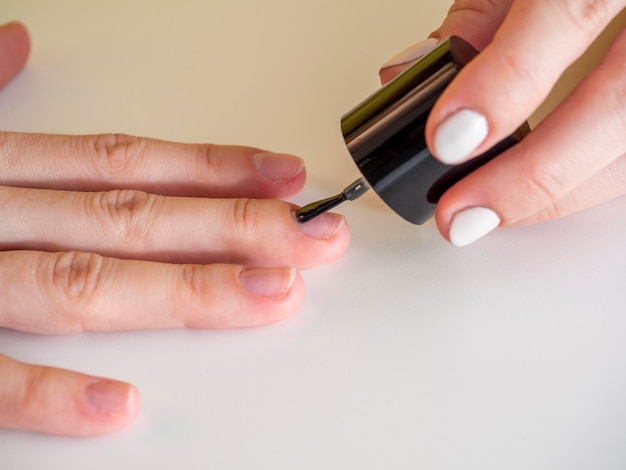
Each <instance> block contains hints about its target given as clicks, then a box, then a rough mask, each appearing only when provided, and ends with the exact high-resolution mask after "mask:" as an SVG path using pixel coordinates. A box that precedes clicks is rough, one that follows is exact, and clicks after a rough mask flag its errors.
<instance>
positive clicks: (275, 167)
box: [252, 152, 304, 183]
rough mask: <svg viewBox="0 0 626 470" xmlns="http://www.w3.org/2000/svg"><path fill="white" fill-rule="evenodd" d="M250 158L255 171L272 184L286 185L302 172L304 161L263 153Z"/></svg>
mask: <svg viewBox="0 0 626 470" xmlns="http://www.w3.org/2000/svg"><path fill="white" fill-rule="evenodd" d="M252 158H253V159H254V164H255V165H256V168H257V171H258V172H259V173H260V174H261V175H263V176H264V177H266V178H267V179H269V180H271V181H273V182H274V183H286V182H287V181H290V180H292V179H294V178H295V177H296V176H298V175H299V174H300V173H302V171H303V170H304V161H303V160H302V159H301V158H298V157H295V156H293V155H285V154H280V153H271V152H265V153H257V154H255V155H254V156H253V157H252Z"/></svg>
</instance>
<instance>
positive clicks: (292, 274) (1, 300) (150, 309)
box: [0, 251, 304, 334]
mask: <svg viewBox="0 0 626 470" xmlns="http://www.w3.org/2000/svg"><path fill="white" fill-rule="evenodd" d="M0 285H2V286H3V289H2V291H1V292H0V305H2V306H3V307H2V309H1V310H0V326H4V327H8V328H11V329H15V330H21V331H28V332H33V333H46V334H64V333H78V332H83V331H117V330H130V329H133V330H137V329H156V328H183V327H192V328H239V327H252V326H260V325H266V324H269V323H273V322H276V321H279V320H282V319H283V318H286V317H287V316H289V315H290V314H292V313H293V312H294V311H295V310H296V309H297V307H298V306H299V305H300V303H301V302H302V298H303V295H304V283H303V281H302V278H301V276H300V275H299V274H298V273H297V272H296V271H295V269H293V268H289V267H269V268H260V267H245V266H238V265H224V264H213V265H206V266H204V265H178V264H159V263H154V262H147V261H132V260H119V259H115V258H104V257H102V256H100V255H94V254H89V253H80V252H68V253H42V252H34V251H8V252H0Z"/></svg>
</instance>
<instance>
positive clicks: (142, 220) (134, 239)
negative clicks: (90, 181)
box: [93, 189, 157, 247]
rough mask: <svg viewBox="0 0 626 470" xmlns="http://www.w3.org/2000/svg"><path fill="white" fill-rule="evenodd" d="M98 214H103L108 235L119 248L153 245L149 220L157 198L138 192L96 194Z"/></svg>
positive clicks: (113, 191)
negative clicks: (151, 243) (150, 243)
mask: <svg viewBox="0 0 626 470" xmlns="http://www.w3.org/2000/svg"><path fill="white" fill-rule="evenodd" d="M93 198H94V205H96V209H97V210H96V213H97V214H101V218H102V219H103V225H104V229H105V230H104V232H105V233H106V234H109V236H110V237H111V242H112V243H113V244H114V245H115V246H119V245H123V246H128V247H132V246H137V245H147V244H148V243H149V242H150V238H151V237H150V233H151V230H150V227H149V220H151V215H152V213H153V211H154V210H155V206H156V201H157V196H155V195H153V194H148V193H146V192H144V191H139V190H134V189H122V190H120V189H114V190H111V191H107V192H104V193H94V195H93Z"/></svg>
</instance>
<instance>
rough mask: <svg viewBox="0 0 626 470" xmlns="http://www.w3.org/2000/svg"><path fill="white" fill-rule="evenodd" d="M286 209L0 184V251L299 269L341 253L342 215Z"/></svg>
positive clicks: (268, 203)
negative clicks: (302, 216) (305, 219)
mask: <svg viewBox="0 0 626 470" xmlns="http://www.w3.org/2000/svg"><path fill="white" fill-rule="evenodd" d="M293 210H294V207H293V206H292V205H291V204H289V203H286V202H281V201H276V200H258V199H246V198H234V199H205V198H190V197H169V196H158V195H154V194H148V193H145V192H142V191H137V190H112V191H106V192H78V191H55V190H42V189H29V188H15V187H6V186H5V187H3V186H0V220H2V221H3V223H2V226H1V227H0V249H2V250H16V249H22V250H24V249H27V250H39V251H70V250H80V251H86V252H90V253H99V254H101V255H104V256H112V257H116V258H128V259H146V260H153V261H165V262H179V263H189V262H193V263H216V262H221V263H238V264H251V265H263V266H276V265H281V266H282V265H290V266H295V267H297V268H300V269H302V268H309V267H313V266H317V265H321V264H325V263H328V262H330V261H332V260H334V259H335V258H337V257H338V256H339V255H340V254H341V253H342V252H343V251H344V250H345V248H346V246H347V244H348V241H349V231H348V228H347V225H346V224H345V219H344V218H343V217H342V216H340V215H338V214H333V213H328V214H325V215H324V216H322V217H319V218H317V219H315V220H314V221H311V222H309V223H306V224H301V223H298V222H297V221H296V219H295V217H294V214H293Z"/></svg>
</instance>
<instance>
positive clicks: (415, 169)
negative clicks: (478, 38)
mask: <svg viewBox="0 0 626 470" xmlns="http://www.w3.org/2000/svg"><path fill="white" fill-rule="evenodd" d="M477 54H478V51H476V50H475V49H474V48H473V47H472V46H471V45H470V44H469V43H467V42H466V41H464V40H463V39H461V38H459V37H455V36H453V37H451V38H449V39H448V40H446V41H444V42H442V43H441V44H439V45H438V46H437V47H436V48H435V49H434V50H432V51H431V52H430V53H428V54H427V55H425V56H424V57H422V58H421V59H420V60H418V61H417V62H416V63H415V64H413V65H412V66H411V67H409V68H408V69H407V70H406V71H404V72H403V73H402V74H400V75H398V76H397V77H396V78H395V79H393V80H392V81H390V82H389V83H387V84H386V85H385V86H383V87H382V88H380V89H379V90H378V91H377V92H375V93H374V94H372V95H371V96H369V97H368V98H366V99H365V100H364V101H362V102H361V103H360V104H358V105H357V106H355V107H354V108H353V109H352V110H350V111H349V112H347V113H346V114H345V115H344V116H343V117H342V118H341V131H342V134H343V137H344V140H345V142H346V146H347V148H348V151H349V152H350V155H351V156H352V159H353V160H354V162H355V163H356V165H357V167H358V169H359V170H360V171H361V173H362V175H363V182H364V183H366V185H367V186H369V187H371V188H372V189H373V190H374V191H375V192H376V193H377V194H378V195H379V196H380V197H381V198H382V200H383V201H384V202H385V203H386V204H387V205H388V206H389V207H390V208H391V209H393V210H394V211H395V212H396V213H397V214H398V215H400V216H401V217H403V218H404V219H406V220H408V221H409V222H411V223H414V224H423V223H424V222H426V221H427V220H428V219H430V218H431V217H432V216H433V214H434V213H435V208H436V205H437V202H438V201H439V198H440V197H441V196H442V195H443V193H444V192H445V191H446V190H448V188H450V187H451V186H452V185H453V184H455V183H456V182H457V181H459V180H460V179H461V178H463V177H464V176H466V175H468V174H469V173H470V172H472V171H474V170H475V169H477V168H478V167H480V166H481V165H483V164H485V163H486V162H487V161H489V160H491V159H492V158H494V157H495V156H497V155H498V154H500V153H502V152H503V151H504V150H506V149H508V148H509V147H511V146H513V145H515V144H516V143H517V142H519V141H520V140H521V139H522V138H523V136H524V135H526V134H527V133H528V131H529V127H528V125H527V124H524V125H523V126H522V127H520V128H519V129H518V131H517V132H515V134H513V135H512V136H510V137H508V138H506V139H504V140H503V141H501V142H499V143H498V144H496V145H495V146H494V147H492V148H491V149H490V150H488V151H487V152H485V153H483V154H482V155H479V156H477V157H475V158H473V159H471V160H469V161H466V162H464V163H461V164H459V165H452V164H447V163H442V161H440V160H438V159H436V158H435V157H434V156H433V155H432V153H431V152H430V150H429V149H428V146H427V145H426V138H425V128H426V121H427V119H428V116H429V114H430V111H431V109H432V108H433V106H434V105H435V102H436V101H437V99H438V98H439V96H440V95H441V94H442V93H443V91H444V90H445V89H446V87H447V86H448V85H449V84H450V82H451V81H452V80H453V79H454V78H455V77H456V75H457V74H458V73H459V71H460V70H461V69H462V68H463V67H464V66H465V65H466V64H467V63H469V62H470V61H471V60H472V59H473V58H474V57H475V56H476V55H477ZM470 120H471V119H470ZM458 121H462V119H460V120H458ZM453 124H455V123H453ZM455 125H460V126H463V125H464V124H463V122H457V123H456V124H455ZM447 131H448V132H447V134H445V135H448V136H451V137H450V138H445V135H444V137H443V139H444V140H445V141H444V142H439V143H438V144H437V145H438V149H439V147H441V148H444V150H445V149H446V148H447V147H455V146H458V144H457V142H456V141H455V139H454V134H455V129H454V126H452V125H451V126H450V128H449V129H448V130H447ZM479 131H480V129H478V130H477V133H479ZM477 138H478V137H477ZM483 138H484V136H483ZM481 140H482V139H481ZM453 150H455V151H456V150H457V149H453ZM444 153H445V152H444ZM457 153H458V152H457ZM344 193H345V191H344ZM360 194H362V193H360ZM360 194H359V195H360ZM340 196H341V195H338V196H337V197H336V198H335V199H336V201H338V202H342V201H344V200H349V198H341V197H340ZM353 199H354V198H353ZM335 205H336V204H335ZM313 206H315V203H313V204H310V205H309V206H305V208H303V209H302V210H301V211H303V213H304V212H307V211H306V210H305V209H307V208H308V209H309V210H310V208H311V207H313ZM331 207H334V205H333V206H331ZM329 209H330V207H329ZM326 210H327V209H326ZM323 211H324V210H320V211H319V213H322V212H323ZM307 214H308V217H307V218H306V220H310V219H311V218H312V217H311V214H310V212H307ZM315 215H317V213H315V214H314V215H313V216H315ZM302 221H303V222H304V221H305V220H302Z"/></svg>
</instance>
